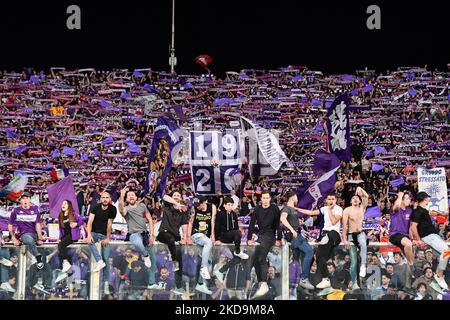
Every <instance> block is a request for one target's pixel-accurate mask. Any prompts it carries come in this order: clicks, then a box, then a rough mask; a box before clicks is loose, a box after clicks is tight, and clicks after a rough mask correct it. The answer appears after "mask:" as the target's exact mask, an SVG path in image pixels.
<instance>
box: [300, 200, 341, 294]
mask: <svg viewBox="0 0 450 320" xmlns="http://www.w3.org/2000/svg"><path fill="white" fill-rule="evenodd" d="M336 202H337V197H336V194H334V193H330V194H329V195H328V196H327V198H326V203H327V205H326V206H325V207H322V208H320V210H305V209H300V208H297V211H299V212H300V213H303V214H307V215H310V216H316V215H319V214H323V216H324V226H323V229H322V240H321V241H320V243H319V244H320V245H319V247H318V248H317V251H316V260H317V269H318V271H319V272H320V274H321V275H322V281H321V282H320V283H319V284H317V286H316V288H318V289H324V288H328V287H331V282H330V279H329V278H328V269H327V261H328V259H329V258H330V256H331V254H332V253H333V250H334V248H336V247H337V246H338V245H339V243H340V242H341V235H340V229H341V220H342V213H343V210H342V208H341V207H340V206H338V205H337V204H336Z"/></svg>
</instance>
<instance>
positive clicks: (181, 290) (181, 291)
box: [171, 288, 185, 295]
mask: <svg viewBox="0 0 450 320" xmlns="http://www.w3.org/2000/svg"><path fill="white" fill-rule="evenodd" d="M171 291H172V292H173V293H174V294H177V295H183V294H184V292H185V291H184V289H183V288H175V289H172V290H171Z"/></svg>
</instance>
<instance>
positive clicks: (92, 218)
mask: <svg viewBox="0 0 450 320" xmlns="http://www.w3.org/2000/svg"><path fill="white" fill-rule="evenodd" d="M110 201H111V196H110V195H109V193H108V192H103V193H102V194H101V195H100V203H98V204H97V205H96V206H95V207H94V208H93V209H92V211H91V213H90V214H89V220H88V223H87V234H88V236H87V239H86V242H87V243H89V248H90V249H91V252H92V255H93V256H94V259H95V261H96V262H97V266H96V267H95V268H94V269H93V270H92V271H93V272H99V271H100V270H101V269H103V268H104V270H103V281H104V293H105V294H109V282H108V280H109V268H105V267H106V263H105V261H106V262H108V259H109V253H110V250H111V249H110V248H109V241H110V239H111V229H112V223H113V220H114V218H115V217H116V214H117V210H116V207H114V206H113V205H112V204H111V203H110ZM96 242H100V243H101V245H102V247H103V250H102V251H103V252H102V253H103V260H102V256H101V255H100V253H99V252H98V250H97V247H96V246H95V243H96Z"/></svg>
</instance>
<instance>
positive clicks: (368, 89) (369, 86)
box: [362, 84, 373, 93]
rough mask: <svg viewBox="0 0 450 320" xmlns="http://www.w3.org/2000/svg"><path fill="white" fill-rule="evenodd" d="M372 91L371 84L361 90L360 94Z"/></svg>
mask: <svg viewBox="0 0 450 320" xmlns="http://www.w3.org/2000/svg"><path fill="white" fill-rule="evenodd" d="M372 90H373V85H371V84H369V85H368V86H365V87H364V88H362V92H364V93H366V92H369V91H372Z"/></svg>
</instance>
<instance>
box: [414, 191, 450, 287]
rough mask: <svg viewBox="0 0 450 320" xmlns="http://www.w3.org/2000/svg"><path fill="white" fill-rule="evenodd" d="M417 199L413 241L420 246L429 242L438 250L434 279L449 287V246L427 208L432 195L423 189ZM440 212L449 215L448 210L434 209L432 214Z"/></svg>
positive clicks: (441, 285)
mask: <svg viewBox="0 0 450 320" xmlns="http://www.w3.org/2000/svg"><path fill="white" fill-rule="evenodd" d="M416 199H417V201H418V202H419V205H418V206H417V208H416V209H414V211H413V215H412V218H411V225H410V233H411V234H412V235H413V239H414V240H413V243H414V244H417V245H419V246H424V245H425V244H427V245H429V246H430V247H432V248H433V249H434V250H435V251H437V253H438V254H439V255H440V256H439V265H438V267H437V270H436V273H435V275H434V279H435V280H436V282H437V283H438V284H439V286H440V287H441V288H442V289H448V284H447V283H446V282H445V279H444V271H445V269H446V268H447V264H448V257H447V258H445V257H444V256H447V254H448V253H449V247H448V245H447V243H446V242H445V241H444V240H442V238H441V237H440V236H439V234H438V230H437V229H436V227H435V226H434V225H433V222H432V221H431V217H430V214H429V212H428V210H427V209H426V207H427V206H428V203H429V202H430V196H429V195H428V194H427V193H426V192H424V191H421V192H419V193H418V194H417V196H416ZM438 214H440V215H443V216H448V210H447V211H446V212H444V213H439V212H436V211H432V215H438Z"/></svg>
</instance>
